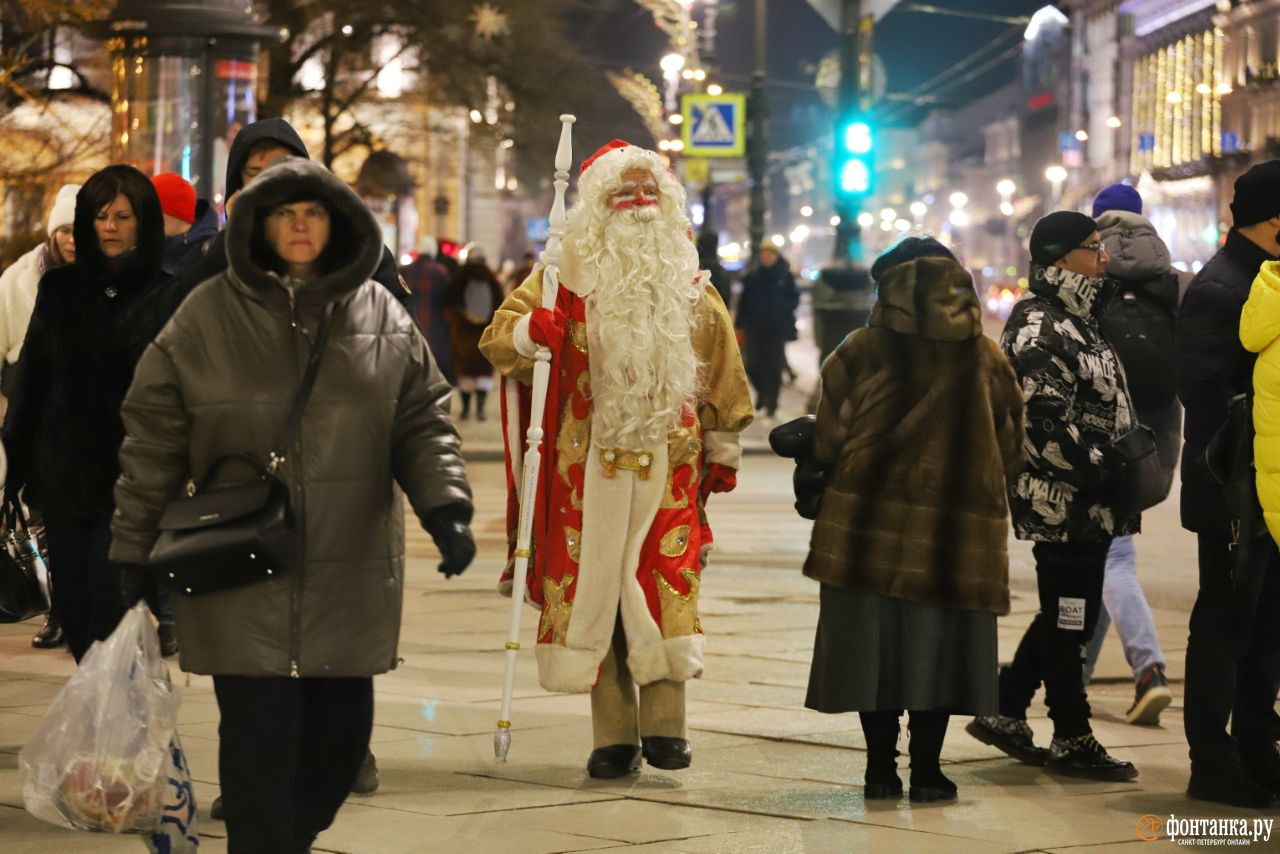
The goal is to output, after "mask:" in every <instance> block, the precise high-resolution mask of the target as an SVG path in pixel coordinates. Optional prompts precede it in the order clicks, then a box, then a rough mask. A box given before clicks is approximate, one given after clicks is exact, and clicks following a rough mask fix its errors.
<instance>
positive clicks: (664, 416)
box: [481, 140, 751, 778]
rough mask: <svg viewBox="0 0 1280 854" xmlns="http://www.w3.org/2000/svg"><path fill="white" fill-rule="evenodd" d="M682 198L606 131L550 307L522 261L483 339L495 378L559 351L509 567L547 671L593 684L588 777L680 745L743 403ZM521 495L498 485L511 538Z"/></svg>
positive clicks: (722, 315)
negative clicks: (543, 350)
mask: <svg viewBox="0 0 1280 854" xmlns="http://www.w3.org/2000/svg"><path fill="white" fill-rule="evenodd" d="M684 204H685V196H684V190H683V189H682V188H681V186H680V184H679V182H677V181H676V180H675V179H674V178H673V177H672V176H671V173H670V172H669V171H667V169H666V167H665V166H664V165H663V162H662V160H661V158H660V157H659V156H658V154H657V152H654V151H648V150H645V149H642V148H639V147H637V146H634V145H629V144H627V143H625V142H622V141H621V140H614V141H613V142H612V143H610V144H609V145H607V146H605V147H604V148H602V149H601V150H600V151H598V152H596V154H595V155H593V156H592V157H589V158H587V160H586V161H585V162H584V163H583V165H582V175H581V178H580V179H579V182H578V202H577V203H576V204H575V205H574V207H573V209H572V210H571V211H570V212H569V217H568V222H567V224H566V226H565V234H564V258H563V262H562V264H561V270H560V273H561V278H560V289H559V291H558V293H557V297H556V307H555V309H554V310H552V309H548V308H543V307H542V295H543V294H542V288H543V276H542V270H541V269H536V270H535V272H534V274H533V276H531V277H530V278H529V279H528V280H527V281H525V283H524V284H522V285H521V286H520V287H518V288H516V289H515V290H514V291H513V292H512V293H511V294H510V295H509V296H508V297H507V299H506V301H505V302H503V304H502V306H501V308H499V310H498V313H497V314H496V315H495V316H494V319H493V324H492V325H491V326H490V327H489V328H488V329H487V330H486V331H485V334H484V339H483V340H482V342H481V347H482V349H483V351H484V354H485V355H486V356H487V357H488V358H489V359H490V360H491V361H492V362H493V364H494V366H495V367H497V368H498V370H500V371H501V372H502V373H503V374H504V376H505V377H506V382H518V383H521V384H525V385H527V384H529V383H530V382H531V381H532V376H533V365H534V357H535V356H536V355H537V352H538V346H539V345H542V346H545V347H547V348H548V349H550V351H551V354H552V359H553V360H554V361H553V362H552V364H553V365H554V366H556V367H554V368H553V370H552V377H553V385H552V388H553V389H554V392H549V393H548V395H549V396H548V400H547V406H546V419H545V423H544V424H543V425H541V426H542V427H543V429H544V431H545V434H546V438H545V439H544V440H543V460H542V465H543V466H544V467H545V468H544V470H545V472H546V478H545V481H544V482H545V483H546V492H547V494H546V496H545V500H540V501H538V502H537V504H536V505H535V506H536V507H537V508H539V509H538V510H537V511H536V512H535V515H534V541H535V542H536V543H537V548H536V549H535V552H536V555H535V557H536V560H535V561H534V563H533V564H532V565H531V569H530V572H529V574H528V579H527V580H526V579H523V578H522V579H519V580H518V581H517V580H515V579H512V578H511V577H510V575H507V576H505V577H504V583H505V584H506V585H509V586H514V588H515V590H514V595H516V596H520V595H522V594H524V595H527V596H528V598H529V601H531V602H534V603H536V604H537V605H538V606H539V607H540V608H541V610H542V618H541V620H540V622H539V624H538V629H537V640H538V644H537V647H538V649H537V659H538V679H539V682H540V684H541V685H542V687H544V688H546V689H547V690H549V691H565V692H570V693H588V692H590V694H591V723H592V734H593V739H592V743H593V748H594V749H593V750H592V751H591V755H590V757H589V758H588V759H587V773H588V774H590V775H591V776H592V777H602V778H612V777H621V776H624V775H626V774H631V773H634V772H635V771H638V770H639V768H640V761H641V757H643V758H644V761H645V762H647V763H648V764H649V765H651V766H653V767H655V768H663V769H666V770H670V771H674V770H679V769H682V768H687V767H688V766H689V764H690V763H691V762H692V761H693V748H692V745H691V744H690V743H689V734H688V731H687V727H686V723H685V683H686V682H687V681H688V680H690V679H694V678H697V677H698V676H701V675H702V648H703V635H702V625H701V623H700V621H699V619H698V591H699V589H700V585H701V583H702V582H701V578H702V576H701V572H702V563H703V560H704V559H705V553H706V551H708V550H709V549H710V547H711V541H710V530H709V528H707V527H706V525H705V523H704V521H703V520H704V519H705V516H704V515H703V510H704V508H705V505H706V502H707V500H708V497H709V495H710V494H711V493H713V492H728V491H730V490H731V489H733V488H734V486H735V485H736V483H737V469H738V465H739V463H740V460H741V456H742V449H741V447H740V445H739V442H738V434H739V433H740V432H741V431H742V429H743V428H744V427H746V426H747V424H748V423H750V421H751V400H750V396H749V392H748V390H747V378H746V375H745V372H744V371H743V368H742V359H741V356H739V355H738V346H737V342H736V341H735V339H734V336H733V330H732V324H731V322H730V320H729V315H728V312H727V311H726V310H725V308H724V303H723V302H722V301H721V300H720V298H719V296H717V295H716V294H715V292H714V290H713V288H712V287H711V284H710V282H709V281H708V278H709V277H707V276H706V275H704V274H699V271H698V256H697V251H696V250H695V248H694V245H693V241H691V240H690V239H689V237H688V234H689V218H688V217H687V216H686V215H685V213H684ZM513 397H522V398H524V401H523V402H522V403H521V405H520V408H519V410H518V411H508V412H507V413H506V417H507V419H508V424H509V425H512V427H511V429H508V430H506V431H505V436H506V440H507V443H508V448H507V451H508V456H511V455H512V454H513V453H514V451H513V448H512V447H511V443H519V442H521V441H522V440H523V438H524V436H523V432H522V431H520V430H519V429H518V428H516V427H515V426H514V425H519V424H520V423H521V421H522V419H523V420H527V419H528V418H529V417H530V414H529V413H530V409H529V405H530V404H529V403H528V400H527V398H528V395H523V394H522V395H513ZM509 486H511V484H509ZM517 507H518V505H517V503H516V501H515V498H514V496H513V495H512V494H511V490H509V492H508V517H507V518H508V535H509V544H510V549H511V550H514V548H515V542H516V536H515V534H516V532H515V528H516V521H517V520H516V516H517V513H516V508H517ZM508 558H509V559H511V560H514V553H513V551H512V552H509V554H508ZM511 565H512V564H511V563H508V567H510V566H511Z"/></svg>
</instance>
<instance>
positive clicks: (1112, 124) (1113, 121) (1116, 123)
mask: <svg viewBox="0 0 1280 854" xmlns="http://www.w3.org/2000/svg"><path fill="white" fill-rule="evenodd" d="M1120 125H1121V121H1120V117H1119V116H1111V117H1110V118H1108V119H1107V127H1109V128H1113V129H1114V128H1118V127H1120Z"/></svg>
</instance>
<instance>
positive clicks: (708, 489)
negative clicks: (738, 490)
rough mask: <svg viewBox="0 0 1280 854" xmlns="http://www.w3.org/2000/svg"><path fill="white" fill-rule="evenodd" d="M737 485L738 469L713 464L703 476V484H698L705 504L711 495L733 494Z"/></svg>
mask: <svg viewBox="0 0 1280 854" xmlns="http://www.w3.org/2000/svg"><path fill="white" fill-rule="evenodd" d="M737 485H738V470H737V469H731V468H729V467H728V466H726V465H721V464H720V463H712V464H711V467H710V468H708V469H707V473H706V474H704V475H703V476H702V482H701V483H700V484H698V488H699V490H700V491H701V493H702V500H703V501H704V502H705V501H706V500H707V496H708V495H710V494H711V493H713V492H732V491H733V489H734V487H736V486H737Z"/></svg>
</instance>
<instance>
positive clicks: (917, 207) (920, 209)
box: [909, 201, 929, 219]
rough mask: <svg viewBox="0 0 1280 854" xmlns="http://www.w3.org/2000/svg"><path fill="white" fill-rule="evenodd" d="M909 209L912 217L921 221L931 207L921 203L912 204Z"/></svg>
mask: <svg viewBox="0 0 1280 854" xmlns="http://www.w3.org/2000/svg"><path fill="white" fill-rule="evenodd" d="M909 209H910V211H911V215H912V216H913V217H915V218H916V219H920V217H922V216H924V215H925V214H926V213H928V212H929V206H928V205H926V204H925V203H924V202H920V201H916V202H912V203H911V205H910V208H909Z"/></svg>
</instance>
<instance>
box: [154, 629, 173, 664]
mask: <svg viewBox="0 0 1280 854" xmlns="http://www.w3.org/2000/svg"><path fill="white" fill-rule="evenodd" d="M156 633H157V634H159V636H160V654H161V655H162V656H164V657H165V658H172V657H173V656H175V655H177V654H178V629H177V627H176V626H174V624H173V623H161V624H160V628H159V629H157V630H156Z"/></svg>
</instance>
